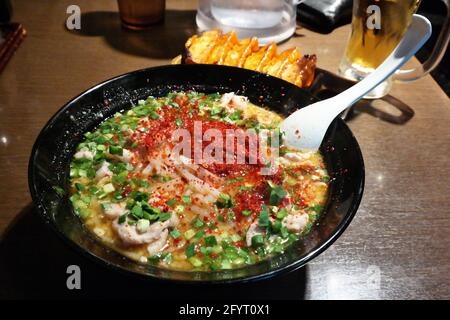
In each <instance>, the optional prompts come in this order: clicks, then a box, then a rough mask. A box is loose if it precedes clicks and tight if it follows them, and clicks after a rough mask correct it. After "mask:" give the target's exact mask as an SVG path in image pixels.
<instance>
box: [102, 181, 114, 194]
mask: <svg viewBox="0 0 450 320" xmlns="http://www.w3.org/2000/svg"><path fill="white" fill-rule="evenodd" d="M115 190H116V189H115V188H114V186H113V184H112V183H108V184H105V185H104V186H103V192H105V193H111V192H113V191H115Z"/></svg>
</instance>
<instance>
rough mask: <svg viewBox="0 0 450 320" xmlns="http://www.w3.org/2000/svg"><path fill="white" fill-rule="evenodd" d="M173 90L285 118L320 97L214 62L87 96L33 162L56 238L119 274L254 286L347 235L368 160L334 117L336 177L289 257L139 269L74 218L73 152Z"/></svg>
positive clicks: (133, 77)
mask: <svg viewBox="0 0 450 320" xmlns="http://www.w3.org/2000/svg"><path fill="white" fill-rule="evenodd" d="M173 90H196V91H199V92H220V93H225V92H231V91H233V92H235V93H237V94H240V95H244V96H247V97H248V98H249V99H250V101H252V102H253V103H255V104H257V105H260V106H264V107H267V108H269V109H271V110H273V111H275V112H278V113H280V114H282V115H285V116H286V115H289V114H290V113H292V112H293V111H294V110H296V109H298V108H301V107H303V106H306V105H308V104H310V103H312V102H313V101H314V100H315V98H314V97H313V96H312V95H311V93H310V92H309V91H308V90H305V89H300V88H298V87H296V86H294V85H292V84H290V83H288V82H285V81H283V80H281V79H278V78H275V77H271V76H267V75H264V74H261V73H258V72H253V71H249V70H246V69H239V68H234V67H224V66H212V65H176V66H162V67H156V68H149V69H144V70H139V71H135V72H131V73H127V74H124V75H121V76H118V77H116V78H113V79H111V80H108V81H105V82H103V83H101V84H99V85H97V86H95V87H93V88H91V89H89V90H87V91H85V92H83V93H82V94H80V95H79V96H77V97H76V98H74V99H72V100H71V101H70V102H68V103H67V104H66V105H65V106H63V107H62V108H61V109H60V110H59V111H58V112H57V113H56V114H55V115H54V116H53V117H52V118H51V119H50V120H49V122H48V123H47V124H46V125H45V127H44V129H43V130H42V131H41V133H40V134H39V136H38V138H37V140H36V143H35V144H34V147H33V151H32V154H31V158H30V162H29V168H28V169H29V187H30V191H31V195H32V198H33V201H34V204H35V205H36V207H37V209H38V212H39V214H40V215H41V217H42V218H43V219H44V221H45V222H46V223H47V224H48V225H49V226H50V227H51V228H52V229H53V230H54V231H55V232H56V233H57V234H59V235H60V236H61V237H62V238H63V239H65V240H66V241H67V242H68V243H69V244H71V245H72V246H73V247H75V248H77V249H78V250H79V251H80V252H82V253H83V254H85V255H86V256H88V257H90V258H93V259H94V260H96V261H98V262H100V263H101V264H104V265H105V266H108V267H111V268H113V269H116V270H118V271H125V272H126V273H130V274H134V275H137V276H140V277H142V278H146V279H149V278H158V279H165V280H173V281H184V282H236V281H250V280H257V279H264V278H268V277H272V276H275V275H277V274H280V273H284V272H288V271H293V270H295V269H298V268H300V267H301V266H303V265H304V264H306V263H307V262H308V261H310V260H311V259H313V258H314V257H316V256H317V255H318V254H319V253H321V252H322V251H324V250H325V249H326V248H327V247H329V246H330V245H331V244H332V243H333V241H335V240H336V239H337V238H338V237H339V236H340V235H341V234H342V232H343V231H344V230H345V228H346V227H347V226H348V225H349V223H350V221H351V220H352V218H353V216H354V214H355V213H356V210H357V208H358V206H359V203H360V200H361V197H362V193H363V187H364V163H363V159H362V155H361V151H360V148H359V146H358V143H357V142H356V139H355V137H354V136H353V135H352V133H351V131H350V129H349V128H348V127H347V125H346V124H345V123H344V122H343V121H342V120H341V119H336V120H335V121H334V122H333V123H332V125H331V126H330V128H329V130H328V132H327V135H326V137H325V140H324V142H323V143H322V146H321V152H322V154H323V156H324V159H325V162H326V165H327V168H328V171H329V174H330V177H331V178H332V180H331V183H330V188H329V195H328V203H327V205H326V208H325V212H324V213H323V214H322V216H321V218H320V219H319V220H318V222H317V224H316V225H315V226H314V227H313V229H312V231H311V232H310V233H309V234H308V235H307V236H306V238H304V239H302V240H300V241H297V242H296V243H294V244H293V245H292V246H290V247H289V248H288V249H287V250H286V251H285V252H284V253H283V254H279V255H276V256H274V257H272V258H269V259H267V260H264V261H262V262H259V263H257V264H254V265H249V266H245V267H242V268H238V269H233V270H226V271H214V272H189V271H174V270H169V269H164V268H160V267H157V266H152V265H143V264H139V263H137V262H135V261H132V260H130V259H127V258H125V257H123V256H122V255H120V254H118V253H117V252H115V251H113V250H111V249H109V248H108V247H106V246H105V245H103V244H102V243H101V242H100V241H99V240H98V239H96V238H95V236H93V235H92V234H91V233H90V232H89V231H88V230H87V229H86V228H85V227H84V226H83V224H82V223H81V221H80V220H79V218H78V217H77V216H75V214H74V211H73V208H72V206H71V203H70V201H69V197H68V190H69V164H70V161H71V159H72V156H73V154H74V152H75V148H76V146H77V145H78V144H79V143H80V142H81V141H82V140H83V134H84V133H85V132H86V131H90V130H93V129H94V128H96V126H97V125H98V124H99V123H101V122H102V121H103V120H105V119H106V118H108V117H110V116H112V115H113V114H114V113H116V112H118V111H121V110H124V109H127V108H130V107H131V106H132V102H137V100H139V99H145V98H147V97H148V96H164V95H166V94H167V93H168V92H170V91H173ZM62 190H64V191H65V192H62ZM55 258H57V257H55Z"/></svg>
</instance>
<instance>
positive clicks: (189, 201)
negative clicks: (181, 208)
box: [181, 196, 191, 204]
mask: <svg viewBox="0 0 450 320" xmlns="http://www.w3.org/2000/svg"><path fill="white" fill-rule="evenodd" d="M181 201H182V202H183V203H186V204H188V203H191V197H190V196H182V197H181Z"/></svg>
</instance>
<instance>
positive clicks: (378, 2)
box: [339, 0, 450, 98]
mask: <svg viewBox="0 0 450 320" xmlns="http://www.w3.org/2000/svg"><path fill="white" fill-rule="evenodd" d="M442 1H443V2H444V3H445V5H446V7H447V18H446V21H445V23H444V25H443V27H442V31H441V33H440V36H439V38H438V40H437V43H436V45H435V47H434V49H433V52H432V54H431V56H430V57H429V58H428V60H427V61H425V63H424V64H423V65H421V66H420V67H419V68H415V69H410V70H399V71H397V73H396V74H395V75H394V76H393V77H392V78H390V79H388V80H387V81H385V82H384V83H382V84H380V85H379V86H378V87H377V88H375V89H374V90H373V91H372V92H370V93H369V94H368V95H367V96H366V98H379V97H382V96H384V95H386V94H387V93H388V92H389V90H390V88H391V86H392V81H393V80H397V81H402V82H407V81H412V80H416V79H418V78H420V77H422V76H424V75H426V74H427V73H429V72H430V71H431V70H433V69H434V68H435V67H436V66H437V65H438V64H439V62H440V60H441V59H442V56H443V55H444V54H445V50H446V48H447V45H448V42H449V38H450V22H449V16H450V0H442ZM419 4H420V0H354V1H353V17H352V26H351V27H352V29H351V34H350V38H349V40H348V44H347V48H346V51H345V54H344V57H343V58H342V61H341V63H340V66H339V74H341V75H342V76H344V77H346V78H349V79H352V80H357V81H359V80H361V79H363V78H364V77H365V76H366V75H367V74H369V73H370V72H372V71H373V70H374V69H375V68H377V67H378V66H379V65H380V64H381V63H382V62H383V61H384V60H385V59H386V58H387V57H388V56H389V54H390V53H391V52H392V51H393V50H394V48H395V47H396V46H397V44H398V43H399V42H400V40H401V38H402V37H403V34H404V33H405V31H406V30H407V29H408V27H409V25H410V23H411V19H412V16H413V14H414V13H415V12H416V10H417V8H418V6H419Z"/></svg>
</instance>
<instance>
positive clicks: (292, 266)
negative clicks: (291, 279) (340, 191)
mask: <svg viewBox="0 0 450 320" xmlns="http://www.w3.org/2000/svg"><path fill="white" fill-rule="evenodd" d="M196 65H200V66H210V67H214V68H217V67H218V68H231V69H239V70H245V71H248V72H251V73H255V74H260V73H259V72H256V71H252V70H247V69H242V68H237V67H231V66H218V65H214V66H213V65H205V64H192V65H183V66H184V67H186V66H189V67H193V68H195V66H196ZM179 66H180V65H160V66H154V67H149V68H143V69H138V70H134V71H130V72H127V73H124V74H121V75H118V76H115V77H112V78H109V79H107V80H104V81H102V82H100V83H98V84H96V85H94V86H92V87H89V88H88V89H86V90H84V91H82V92H81V93H79V94H77V95H76V96H74V97H72V98H71V99H70V100H68V102H66V103H65V104H64V105H63V106H62V107H60V108H59V109H58V110H57V111H55V113H54V114H53V115H52V116H51V117H50V119H49V120H48V121H47V122H46V123H45V125H44V126H43V127H42V129H41V131H40V132H39V134H38V136H37V138H36V140H35V142H34V144H33V147H32V150H31V154H30V157H29V161H28V188H29V192H30V194H31V198H32V202H33V205H34V207H35V208H36V211H37V212H38V214H39V216H40V218H41V219H42V221H43V222H44V224H45V225H46V226H47V227H49V228H50V229H52V230H53V231H54V232H55V233H56V234H57V235H58V237H59V238H60V239H62V240H63V242H64V243H65V244H66V245H68V246H69V247H71V248H73V249H75V251H77V252H79V253H81V255H82V256H84V257H87V258H88V259H89V260H91V261H94V262H95V263H97V264H100V265H103V266H105V267H107V268H109V269H111V270H114V271H117V272H119V273H121V274H123V275H126V276H131V277H135V278H139V279H144V280H147V281H149V280H151V281H160V282H169V283H180V284H183V283H184V284H232V283H246V282H255V281H259V280H264V279H268V278H272V277H275V276H277V275H280V274H284V273H289V272H293V271H295V270H298V269H299V268H301V267H303V266H305V265H306V264H307V263H308V262H309V261H311V260H312V259H314V258H315V257H317V256H318V255H319V254H321V253H322V252H323V251H325V250H326V249H327V248H328V247H330V246H331V245H332V244H333V243H334V242H335V241H336V240H337V239H338V238H339V237H340V236H341V235H342V233H343V232H344V231H345V230H346V229H347V227H348V226H349V224H350V222H351V221H352V219H353V218H354V216H355V214H356V212H357V210H358V208H359V205H360V203H361V200H362V196H363V193H364V186H365V164H364V159H363V156H362V152H361V148H360V146H359V143H358V141H357V140H356V138H355V136H354V134H353V132H352V131H351V130H350V128H349V127H348V126H347V124H346V123H345V121H344V120H342V119H341V118H337V119H336V120H335V121H338V122H339V125H341V126H343V127H344V129H345V130H347V131H348V133H349V134H350V138H351V139H353V141H354V143H355V147H356V148H355V150H354V151H355V153H354V154H353V156H354V157H356V158H357V159H356V160H357V162H359V163H360V164H361V165H360V166H359V167H358V169H357V170H358V171H359V172H358V175H359V176H360V177H361V179H360V180H359V186H358V190H357V192H356V195H355V198H354V199H353V201H352V202H351V206H350V208H349V209H348V211H347V213H346V214H345V216H344V218H343V220H342V221H341V222H340V223H339V225H338V226H337V227H336V228H335V229H334V230H333V232H332V233H331V235H330V236H329V237H328V238H327V239H326V241H324V242H322V243H321V244H320V245H318V246H317V247H316V248H314V249H313V250H311V251H310V252H309V253H307V254H306V255H305V256H303V257H302V258H300V259H297V260H294V261H292V262H291V263H289V264H286V265H283V266H279V267H276V268H273V269H271V270H269V271H267V272H264V273H261V274H255V275H250V276H241V277H236V278H230V279H213V280H194V279H189V280H187V279H174V278H163V277H157V276H155V275H151V274H147V273H140V272H136V271H134V270H130V269H125V268H122V267H121V266H119V265H116V264H114V263H111V262H110V261H108V260H106V259H104V258H102V257H100V256H97V255H95V254H94V253H92V252H90V251H89V250H86V249H84V248H82V247H81V246H79V245H78V244H76V243H75V242H74V241H72V240H71V239H70V238H69V237H68V236H67V235H66V234H64V232H62V231H61V230H60V229H59V228H58V227H57V225H56V224H55V223H54V222H53V221H52V219H50V218H49V217H48V215H47V214H44V213H43V210H42V209H41V207H42V206H41V205H40V202H41V201H40V199H39V196H38V195H37V190H36V189H35V184H34V181H33V179H34V176H35V168H34V161H35V156H36V153H37V150H38V148H39V146H40V145H41V144H42V142H41V140H42V139H43V137H44V135H45V133H46V131H47V130H48V129H49V128H50V127H51V126H52V124H53V123H54V122H55V120H56V118H57V117H58V116H59V115H60V114H62V113H63V112H64V111H66V110H67V109H68V108H69V107H70V106H71V105H72V104H73V103H75V102H76V101H77V100H79V99H81V98H82V97H83V96H85V95H86V94H88V93H90V92H92V91H95V90H97V89H98V88H100V87H102V86H105V85H107V84H108V83H111V82H114V81H117V80H119V79H121V78H125V77H129V76H132V75H135V74H139V73H145V72H148V71H152V70H158V69H167V68H178V67H179ZM265 76H267V77H272V78H276V77H273V76H270V75H265ZM276 79H277V80H280V81H283V82H285V84H286V86H293V87H295V88H297V89H299V90H303V91H304V92H305V93H307V94H308V95H309V96H310V97H311V98H313V99H314V100H318V99H317V98H316V97H315V96H314V95H313V94H312V93H311V92H309V91H307V90H306V89H304V88H300V87H297V86H294V85H292V84H291V83H289V82H287V81H284V80H282V79H280V78H276ZM177 271H178V270H177ZM179 272H183V271H179ZM184 272H187V273H192V271H184Z"/></svg>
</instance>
